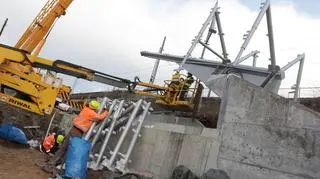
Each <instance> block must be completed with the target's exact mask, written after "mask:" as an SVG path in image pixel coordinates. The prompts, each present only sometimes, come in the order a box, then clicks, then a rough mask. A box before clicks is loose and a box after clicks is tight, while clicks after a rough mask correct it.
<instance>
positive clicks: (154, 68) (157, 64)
mask: <svg viewBox="0 0 320 179" xmlns="http://www.w3.org/2000/svg"><path fill="white" fill-rule="evenodd" d="M166 39H167V37H166V36H165V37H164V38H163V41H162V45H161V47H160V49H159V53H162V52H163V48H164V44H165V43H166ZM159 63H160V59H156V62H155V63H154V66H153V70H152V73H151V77H150V83H154V80H155V78H156V75H157V71H158V68H159Z"/></svg>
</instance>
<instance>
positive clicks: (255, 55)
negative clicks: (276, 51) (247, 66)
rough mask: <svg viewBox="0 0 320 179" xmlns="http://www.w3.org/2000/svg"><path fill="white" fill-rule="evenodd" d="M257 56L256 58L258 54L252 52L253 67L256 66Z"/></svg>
mask: <svg viewBox="0 0 320 179" xmlns="http://www.w3.org/2000/svg"><path fill="white" fill-rule="evenodd" d="M257 58H258V55H257V54H254V55H253V61H252V66H253V67H256V66H257Z"/></svg>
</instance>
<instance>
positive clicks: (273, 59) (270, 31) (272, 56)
mask: <svg viewBox="0 0 320 179" xmlns="http://www.w3.org/2000/svg"><path fill="white" fill-rule="evenodd" d="M266 16H267V26H268V38H269V48H270V60H271V70H272V71H276V54H275V50H274V40H273V28H272V18H271V6H269V8H268V9H267V14H266Z"/></svg>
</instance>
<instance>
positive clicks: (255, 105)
mask: <svg viewBox="0 0 320 179" xmlns="http://www.w3.org/2000/svg"><path fill="white" fill-rule="evenodd" d="M219 124H220V127H221V131H220V134H221V145H220V149H219V151H220V152H219V155H218V167H219V168H221V169H224V170H226V171H227V173H228V174H229V175H230V177H231V178H236V179H242V178H243V179H289V178H294V179H316V178H320V170H319V168H320V115H319V113H316V112H314V111H312V110H310V109H308V108H307V107H305V106H303V105H300V104H298V103H294V102H292V101H289V100H287V99H285V98H282V97H280V96H277V95H274V94H271V93H269V92H267V91H266V90H264V89H261V88H259V87H256V86H254V85H252V84H250V83H248V82H245V81H242V80H240V79H239V78H237V77H234V76H231V77H229V79H228V80H227V83H226V86H225V90H224V94H223V99H222V102H221V107H220V115H219Z"/></svg>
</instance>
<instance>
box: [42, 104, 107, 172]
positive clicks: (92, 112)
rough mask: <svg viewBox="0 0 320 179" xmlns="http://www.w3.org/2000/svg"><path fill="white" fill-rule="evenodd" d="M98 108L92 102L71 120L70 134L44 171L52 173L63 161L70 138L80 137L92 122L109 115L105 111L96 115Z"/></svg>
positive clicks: (44, 167)
mask: <svg viewBox="0 0 320 179" xmlns="http://www.w3.org/2000/svg"><path fill="white" fill-rule="evenodd" d="M99 108H100V103H99V102H98V101H96V100H92V101H90V103H89V104H88V105H86V106H85V107H84V108H83V109H82V110H81V112H80V114H79V115H78V116H77V117H75V118H74V119H73V121H72V128H71V130H70V133H69V134H68V135H67V136H66V139H65V141H64V142H63V144H62V146H61V147H60V149H59V150H58V151H57V152H56V155H55V156H53V157H52V158H51V159H50V160H49V161H48V165H46V166H43V167H42V169H43V170H44V171H46V172H53V170H54V168H55V166H56V165H58V164H59V163H61V162H63V161H64V158H65V154H66V151H67V149H68V145H69V139H70V137H81V136H82V135H83V134H84V133H86V132H87V131H88V130H89V129H90V127H91V125H92V124H93V122H98V121H102V120H103V119H104V118H106V117H107V115H109V112H108V111H107V110H104V111H103V112H102V113H101V114H98V113H97V110H98V109H99Z"/></svg>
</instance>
